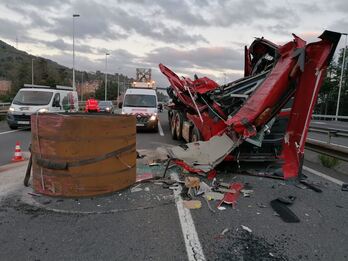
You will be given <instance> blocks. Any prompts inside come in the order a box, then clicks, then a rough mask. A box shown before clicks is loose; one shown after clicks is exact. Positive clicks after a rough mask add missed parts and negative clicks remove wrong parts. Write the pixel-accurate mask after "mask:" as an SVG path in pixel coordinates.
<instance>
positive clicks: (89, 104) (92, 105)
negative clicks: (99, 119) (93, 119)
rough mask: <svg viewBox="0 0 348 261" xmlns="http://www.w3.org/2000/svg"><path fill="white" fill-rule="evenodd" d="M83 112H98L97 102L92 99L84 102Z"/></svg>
mask: <svg viewBox="0 0 348 261" xmlns="http://www.w3.org/2000/svg"><path fill="white" fill-rule="evenodd" d="M85 112H100V108H99V103H98V101H97V100H96V99H93V98H90V99H88V100H87V101H86V106H85Z"/></svg>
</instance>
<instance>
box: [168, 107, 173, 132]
mask: <svg viewBox="0 0 348 261" xmlns="http://www.w3.org/2000/svg"><path fill="white" fill-rule="evenodd" d="M168 122H169V124H168V125H169V130H171V129H172V112H171V111H168Z"/></svg>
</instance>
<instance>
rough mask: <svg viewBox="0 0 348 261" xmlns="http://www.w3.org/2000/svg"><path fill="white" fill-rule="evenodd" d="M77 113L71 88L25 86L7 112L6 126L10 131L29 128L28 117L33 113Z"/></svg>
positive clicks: (75, 99) (74, 92)
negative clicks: (22, 127) (24, 127)
mask: <svg viewBox="0 0 348 261" xmlns="http://www.w3.org/2000/svg"><path fill="white" fill-rule="evenodd" d="M77 111H78V97H77V92H76V91H73V88H72V87H67V86H59V85H57V86H56V87H50V86H44V85H33V84H25V85H24V88H22V89H20V90H19V91H18V93H17V94H16V96H15V97H14V99H13V101H12V104H11V107H10V108H9V110H8V112H7V124H8V126H9V127H10V128H11V129H17V128H18V127H20V126H30V115H31V114H33V113H44V112H56V113H58V112H77Z"/></svg>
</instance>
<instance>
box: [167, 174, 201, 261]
mask: <svg viewBox="0 0 348 261" xmlns="http://www.w3.org/2000/svg"><path fill="white" fill-rule="evenodd" d="M171 176H172V179H174V180H179V177H178V174H176V173H172V174H171ZM180 192H181V187H179V189H175V190H174V197H175V204H176V207H177V209H178V215H179V219H180V224H181V230H182V234H183V236H184V240H185V246H186V252H187V257H188V260H189V261H197V260H200V261H204V260H206V259H205V256H204V254H203V249H202V246H201V243H200V242H199V238H198V235H197V231H196V228H195V224H194V223H193V219H192V216H191V212H190V210H189V209H187V208H185V207H184V205H183V201H182V198H181V196H180Z"/></svg>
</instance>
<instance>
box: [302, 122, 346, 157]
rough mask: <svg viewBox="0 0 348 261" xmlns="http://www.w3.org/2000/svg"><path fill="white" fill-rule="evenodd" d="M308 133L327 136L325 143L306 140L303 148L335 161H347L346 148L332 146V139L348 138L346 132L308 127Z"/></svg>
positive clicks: (336, 145)
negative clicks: (335, 159) (332, 158)
mask: <svg viewBox="0 0 348 261" xmlns="http://www.w3.org/2000/svg"><path fill="white" fill-rule="evenodd" d="M309 131H310V132H315V133H322V134H327V135H328V140H327V141H319V140H314V139H311V138H307V140H306V146H305V148H306V149H308V150H311V151H314V152H317V153H321V154H325V155H328V156H331V157H335V158H337V159H340V160H343V161H348V147H346V146H342V145H338V144H332V143H331V138H332V137H343V138H347V137H348V130H344V129H337V128H327V127H309Z"/></svg>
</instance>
